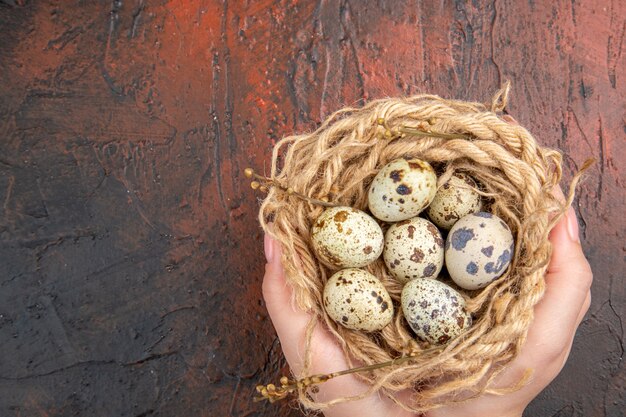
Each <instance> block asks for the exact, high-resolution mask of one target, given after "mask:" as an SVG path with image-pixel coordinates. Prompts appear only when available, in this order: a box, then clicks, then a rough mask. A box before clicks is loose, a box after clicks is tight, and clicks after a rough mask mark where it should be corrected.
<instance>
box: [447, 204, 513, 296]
mask: <svg viewBox="0 0 626 417" xmlns="http://www.w3.org/2000/svg"><path fill="white" fill-rule="evenodd" d="M514 249H515V243H514V240H513V235H512V233H511V229H509V226H508V225H507V224H506V223H505V222H504V221H503V220H502V219H500V218H499V217H497V216H495V215H493V214H491V213H487V212H484V211H479V212H477V213H473V214H468V215H467V216H465V217H463V218H462V219H461V220H459V221H458V222H456V223H455V224H454V226H452V229H450V233H449V234H448V238H447V239H446V248H445V262H446V267H447V268H448V272H449V273H450V277H451V278H452V279H453V280H454V282H455V283H456V284H457V285H458V286H459V287H462V288H465V289H467V290H476V289H479V288H483V287H486V286H487V285H488V284H489V283H490V282H492V281H494V280H496V279H497V278H499V277H500V276H502V274H504V272H505V271H506V268H507V267H508V266H509V264H510V263H511V258H512V257H513V252H514Z"/></svg>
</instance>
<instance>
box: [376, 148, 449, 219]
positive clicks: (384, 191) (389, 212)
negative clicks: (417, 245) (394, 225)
mask: <svg viewBox="0 0 626 417" xmlns="http://www.w3.org/2000/svg"><path fill="white" fill-rule="evenodd" d="M436 191H437V175H436V174H435V171H434V170H433V168H432V167H431V166H430V164H429V163H428V162H426V161H422V160H421V159H408V160H407V159H396V160H394V161H391V162H390V163H388V164H387V165H385V166H384V167H383V168H382V169H381V170H380V171H379V172H378V174H376V177H374V180H373V181H372V184H371V185H370V188H369V191H368V194H367V201H368V206H369V209H370V211H371V212H372V214H373V215H374V216H375V217H376V218H378V219H380V220H383V221H386V222H398V221H401V220H406V219H410V218H411V217H415V216H417V215H418V214H419V213H420V212H421V211H422V210H424V209H425V208H426V207H428V205H429V204H430V202H431V201H433V198H434V197H435V192H436Z"/></svg>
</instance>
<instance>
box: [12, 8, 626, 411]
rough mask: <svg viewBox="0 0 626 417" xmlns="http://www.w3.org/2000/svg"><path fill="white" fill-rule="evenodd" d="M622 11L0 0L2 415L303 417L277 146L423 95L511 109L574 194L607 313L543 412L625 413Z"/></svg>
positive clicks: (598, 297)
mask: <svg viewBox="0 0 626 417" xmlns="http://www.w3.org/2000/svg"><path fill="white" fill-rule="evenodd" d="M625 18H626V3H625V2H622V1H618V0H612V1H585V2H581V1H551V2H542V1H513V0H507V1H499V2H494V3H486V2H485V3H483V2H480V1H477V2H474V3H473V4H472V5H468V4H466V2H460V1H459V2H456V3H453V2H450V1H442V2H427V1H394V2H383V1H363V2H357V1H355V0H351V1H347V0H344V1H330V0H328V1H319V2H314V1H296V0H292V1H286V0H285V1H248V2H245V1H241V2H234V1H230V2H220V1H215V0H195V1H183V0H179V1H171V2H167V1H157V0H134V1H98V2H96V1H71V0H63V1H61V0H59V1H38V2H35V1H31V0H1V1H0V29H1V30H2V38H1V39H0V344H1V346H2V358H1V359H0V415H2V416H53V417H57V416H58V417H60V416H74V415H81V416H82V415H89V416H137V417H138V416H184V415H193V416H214V415H233V416H275V415H279V416H297V415H299V411H298V410H297V408H294V405H293V404H289V403H283V404H280V405H271V406H270V405H269V404H255V403H252V402H251V397H252V393H253V388H254V386H255V384H256V383H257V382H259V381H265V382H269V381H270V380H275V379H276V378H277V377H278V376H279V374H280V372H281V368H282V367H283V365H284V362H283V360H282V359H281V354H280V346H279V344H278V342H277V339H276V337H275V335H274V332H273V329H272V326H271V324H270V322H269V319H268V318H267V314H266V312H265V308H264V306H263V303H262V301H261V290H260V287H261V275H262V272H263V255H262V251H261V247H262V236H261V234H260V233H259V227H258V226H257V223H256V220H255V216H256V212H257V208H258V201H257V196H255V194H254V193H253V192H252V191H251V190H249V188H248V185H247V181H245V180H244V179H242V175H241V171H242V170H243V168H245V167H246V166H254V167H255V168H257V169H259V170H260V171H263V170H264V169H265V170H266V169H267V161H268V160H269V155H270V149H271V147H272V145H273V143H274V142H275V141H276V139H278V138H280V137H282V136H283V135H285V134H289V133H291V132H294V131H300V130H305V129H311V128H314V127H315V126H316V125H317V124H318V123H319V121H320V120H321V119H322V118H323V117H325V116H326V115H328V114H329V113H330V112H332V111H334V110H336V109H338V108H340V107H342V106H344V105H346V104H359V103H362V102H363V101H364V100H370V99H373V98H378V97H384V96H395V95H401V94H412V93H417V92H433V93H437V94H440V95H443V96H448V97H455V98H461V99H472V100H483V101H486V100H488V99H489V97H490V96H491V94H492V92H493V91H495V89H496V88H497V87H498V86H499V85H500V83H501V82H502V81H503V80H505V79H511V80H512V82H513V96H512V101H511V103H510V106H509V111H510V113H511V114H512V115H513V116H515V117H516V118H517V119H518V120H519V121H520V123H522V124H523V125H525V126H528V127H529V128H530V130H531V131H532V132H533V133H534V134H535V135H536V136H537V137H538V138H539V140H541V141H542V142H543V143H545V144H546V145H549V146H553V147H558V148H560V149H562V150H563V151H564V152H565V153H566V154H567V157H566V158H565V164H566V165H565V173H566V176H567V177H568V178H569V177H571V174H572V172H574V171H575V170H576V169H577V167H578V166H579V165H580V164H581V163H582V161H583V160H585V159H586V158H587V157H590V156H591V157H595V158H596V159H597V160H598V163H597V165H596V166H595V167H594V168H593V169H592V170H591V171H590V174H589V176H588V179H587V181H586V182H585V183H584V184H583V186H582V187H581V189H580V194H579V196H580V197H579V198H578V199H577V200H576V210H577V212H578V213H579V215H580V219H581V220H580V223H581V233H582V238H583V245H584V247H585V251H586V252H587V254H588V255H589V258H590V260H591V263H592V266H593V269H594V271H595V282H594V287H593V302H592V306H591V309H590V312H589V315H588V316H587V318H586V319H585V321H584V322H583V324H582V325H581V327H580V330H579V332H578V335H577V337H576V340H575V346H574V349H573V351H572V355H571V357H570V361H569V362H568V364H567V365H566V366H565V369H564V371H563V373H562V374H561V375H560V376H559V377H558V378H557V379H556V381H555V382H554V383H553V384H552V385H551V386H550V387H549V388H548V389H547V390H546V391H545V392H544V393H543V394H542V395H541V396H540V397H539V398H538V399H537V400H535V402H534V403H533V404H532V405H531V406H530V408H529V410H528V413H527V414H528V415H529V416H560V417H564V416H591V417H597V416H621V415H622V412H623V410H624V408H625V407H626V404H625V403H626V399H625V397H624V395H625V394H624V392H625V390H626V371H625V369H624V365H623V361H622V356H623V352H624V325H623V320H624V314H625V302H626V301H625V300H626V287H625V285H624V281H623V277H624V275H625V272H626V271H625V268H624V256H625V252H626V246H625V245H624V241H623V239H624V236H625V235H626V233H625V232H626V230H625V222H624V218H623V213H624V192H625V190H624V187H625V186H624V172H625V169H624V164H625V162H624V161H626V154H625V153H626V151H625V149H626V146H625V145H626V143H625V141H624V137H625V134H626V127H625V119H626V110H625V107H624V96H625V95H626V79H625V78H624V68H626V52H624V48H625V47H626V45H625V43H624V32H625V30H626V28H625Z"/></svg>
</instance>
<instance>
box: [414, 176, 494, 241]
mask: <svg viewBox="0 0 626 417" xmlns="http://www.w3.org/2000/svg"><path fill="white" fill-rule="evenodd" d="M476 188H477V186H476V182H475V181H474V180H473V179H472V178H471V177H469V176H468V175H466V174H462V173H457V174H454V175H453V176H452V177H450V179H449V180H448V181H446V183H445V184H443V185H442V186H441V187H440V188H439V189H438V190H437V193H436V194H435V198H434V200H433V201H432V203H430V205H429V206H428V209H427V211H426V213H427V214H428V217H429V218H430V220H432V222H433V223H435V224H436V225H437V226H439V227H440V228H442V229H445V230H449V229H450V228H451V227H452V226H453V225H454V223H456V222H457V221H458V220H459V219H460V218H461V217H463V216H466V215H468V214H470V213H475V212H477V211H480V210H481V208H482V200H481V198H480V194H478V193H477V192H476Z"/></svg>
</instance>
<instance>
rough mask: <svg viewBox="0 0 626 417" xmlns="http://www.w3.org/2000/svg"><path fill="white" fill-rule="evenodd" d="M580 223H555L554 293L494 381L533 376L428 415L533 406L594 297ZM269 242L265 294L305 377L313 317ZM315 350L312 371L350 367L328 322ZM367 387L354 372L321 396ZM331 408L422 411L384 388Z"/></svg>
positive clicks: (333, 411) (550, 280)
mask: <svg viewBox="0 0 626 417" xmlns="http://www.w3.org/2000/svg"><path fill="white" fill-rule="evenodd" d="M568 222H569V223H568ZM575 222H576V218H575V215H574V213H573V210H572V209H571V208H570V211H569V212H568V216H566V217H565V218H564V219H563V220H561V222H559V223H558V224H557V226H555V228H554V229H553V231H552V233H551V236H550V240H551V242H552V243H553V248H554V251H553V255H552V259H551V262H550V266H549V268H548V274H547V276H546V293H545V295H544V298H543V299H542V301H541V302H540V303H539V304H537V306H536V307H535V319H534V322H533V324H532V326H531V328H530V330H529V333H528V338H527V340H526V343H525V345H524V348H523V349H522V351H521V352H520V355H519V356H518V357H517V358H516V359H515V361H513V362H512V363H511V364H509V365H508V367H507V368H506V370H504V371H503V372H502V373H501V374H500V375H499V377H498V378H497V380H496V381H495V383H494V386H493V387H492V388H501V387H507V386H511V385H512V384H515V383H516V382H518V381H519V379H520V378H521V377H522V375H523V374H524V373H525V371H526V370H527V369H532V370H534V371H535V374H534V375H533V378H532V380H531V382H530V383H529V384H527V385H526V386H524V387H523V388H522V389H520V390H519V391H516V392H514V393H511V394H507V395H503V396H496V395H491V394H485V395H482V396H480V397H478V398H476V399H474V400H471V401H467V402H464V403H460V404H458V405H455V406H446V407H443V408H439V409H436V410H433V411H430V412H428V413H427V414H426V417H443V416H445V417H454V416H464V417H472V416H501V417H506V416H520V415H521V414H522V412H523V410H524V408H525V407H526V405H527V404H528V403H529V402H530V401H531V400H532V399H533V398H534V397H535V396H536V395H537V394H538V393H539V392H540V391H541V390H543V388H545V387H546V386H547V384H548V383H550V381H552V379H554V377H555V376H556V375H557V374H558V373H559V371H560V370H561V368H562V367H563V365H564V364H565V360H566V359H567V356H568V355H569V350H570V348H571V344H572V341H573V337H574V334H575V331H576V328H577V327H578V325H579V324H580V322H581V320H582V318H583V316H584V315H585V313H586V312H587V309H588V308H589V304H590V292H589V288H590V286H591V280H592V274H591V270H590V268H589V264H588V263H587V261H586V259H585V257H584V254H583V252H582V249H581V247H580V244H579V243H578V242H577V231H576V233H574V232H573V231H572V229H576V226H575ZM568 224H569V229H568ZM568 230H570V232H569V233H568ZM574 234H575V235H576V236H574ZM265 245H266V254H267V257H268V264H267V266H266V274H265V279H264V281H263V295H264V298H265V300H266V304H267V308H268V311H269V313H270V316H271V318H272V322H273V323H274V327H275V328H276V331H277V333H278V336H279V338H280V340H281V344H282V348H283V352H284V354H285V357H286V359H287V361H288V362H289V365H290V366H291V369H292V371H293V373H294V374H295V375H297V376H300V375H301V373H302V368H303V363H304V358H303V352H304V339H305V331H306V327H307V324H308V323H309V321H310V316H309V315H308V314H307V313H305V312H303V311H300V310H298V309H295V308H293V307H292V306H293V304H292V294H291V290H290V288H289V286H288V284H287V283H286V281H285V276H284V271H283V269H282V265H281V263H280V257H281V256H280V247H279V245H277V244H275V242H274V241H272V240H271V239H270V238H269V237H266V242H265ZM311 349H312V357H311V359H312V361H311V363H312V366H311V369H309V372H310V373H312V374H317V373H329V372H334V371H339V370H343V369H346V368H347V367H348V364H347V362H346V360H345V358H344V354H343V351H342V349H341V347H340V346H339V345H338V344H337V342H336V340H335V339H334V337H333V336H332V335H331V333H330V332H329V331H328V330H327V329H325V328H323V326H317V327H316V329H315V330H314V333H313V337H312V340H311ZM367 389H368V386H367V385H366V384H365V383H363V382H361V381H359V380H357V379H356V378H355V377H353V376H351V375H346V376H342V377H340V378H337V379H333V380H330V381H328V382H326V383H324V384H323V385H321V386H320V391H319V393H318V394H317V395H316V398H315V399H316V401H319V402H327V401H330V400H332V399H334V398H338V397H346V396H355V395H359V394H361V393H363V392H365V391H367ZM398 395H399V397H400V399H404V400H407V399H409V398H410V392H401V393H399V394H398ZM324 413H325V415H326V417H340V416H352V415H359V416H364V417H366V416H412V415H416V414H413V413H410V412H407V411H406V410H404V409H402V408H400V407H399V406H397V405H396V404H395V403H394V402H393V401H391V400H390V399H388V398H384V397H382V396H379V395H377V394H373V395H370V396H369V397H366V398H364V399H362V400H359V401H354V402H347V403H341V404H337V405H333V406H332V407H330V408H327V409H325V410H324Z"/></svg>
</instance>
